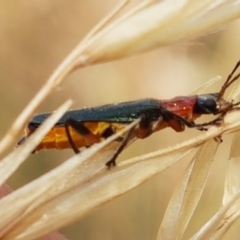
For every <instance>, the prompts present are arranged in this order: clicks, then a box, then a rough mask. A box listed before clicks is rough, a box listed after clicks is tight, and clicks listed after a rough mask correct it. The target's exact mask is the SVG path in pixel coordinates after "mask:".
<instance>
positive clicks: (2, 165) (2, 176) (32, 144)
mask: <svg viewBox="0 0 240 240" xmlns="http://www.w3.org/2000/svg"><path fill="white" fill-rule="evenodd" d="M71 105H72V101H71V100H68V101H66V102H65V103H64V104H63V105H62V106H61V107H59V108H58V109H57V110H56V111H55V112H54V113H53V114H52V116H51V117H49V119H47V120H46V122H45V123H44V124H43V125H42V126H41V127H39V129H38V130H37V131H36V132H35V133H34V134H32V136H31V137H29V141H27V142H26V143H25V144H23V146H21V147H18V148H17V149H15V150H14V151H12V152H11V153H10V154H9V155H8V156H6V157H5V158H3V159H2V160H1V162H0V185H2V184H3V183H4V182H5V181H6V180H7V179H8V178H9V177H10V176H11V175H12V174H13V173H14V172H15V171H16V169H17V168H18V167H19V166H20V164H21V163H22V162H23V161H24V160H25V159H26V158H27V157H28V156H29V154H31V152H32V151H33V150H34V149H35V148H36V146H37V145H38V143H39V142H40V141H41V140H42V138H43V137H44V136H45V135H46V134H47V132H49V130H50V129H51V128H52V126H53V125H54V124H55V123H56V122H57V121H58V119H59V118H60V117H61V116H62V115H63V114H64V113H65V112H66V111H67V110H68V109H69V107H70V106H71Z"/></svg>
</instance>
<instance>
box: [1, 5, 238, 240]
mask: <svg viewBox="0 0 240 240" xmlns="http://www.w3.org/2000/svg"><path fill="white" fill-rule="evenodd" d="M117 3H118V1H113V0H104V1H102V2H101V4H97V5H96V1H94V0H88V1H73V0H70V1H66V0H58V1H47V0H42V1H7V0H2V1H1V8H0V32H1V34H0V43H1V44H0V96H1V101H0V111H1V118H0V121H1V128H0V136H1V137H2V136H3V135H4V134H5V133H6V131H7V129H8V128H9V127H10V125H11V124H12V122H13V121H14V119H15V118H16V117H17V116H18V115H19V113H20V112H21V111H22V110H23V108H24V107H25V106H26V105H27V104H28V102H29V101H30V100H31V99H32V97H33V96H34V95H35V94H36V92H37V91H38V90H39V89H40V87H41V86H42V85H43V83H44V82H45V81H46V80H47V78H48V77H49V76H50V75H51V73H52V72H53V71H54V69H55V68H56V67H57V66H58V65H59V64H60V63H61V61H62V60H63V59H64V58H65V57H66V56H67V55H68V54H69V52H70V51H71V50H72V49H73V48H74V47H75V46H76V45H77V44H78V43H79V41H80V40H81V39H82V38H83V37H84V36H85V35H86V34H87V33H88V32H89V31H90V30H91V28H92V27H94V25H95V24H96V23H97V22H98V21H99V20H101V19H102V18H103V17H104V16H105V15H106V14H107V13H108V12H109V11H110V10H111V9H112V8H113V7H114V6H115V5H116V4H117ZM239 26H240V22H239V21H235V22H233V23H231V24H229V25H226V26H223V27H222V29H221V30H219V31H216V32H214V33H211V34H208V35H207V36H204V37H201V38H199V39H195V40H192V41H191V42H187V43H186V42H185V43H181V44H180V43H179V44H177V45H174V46H171V47H164V48H160V49H158V50H154V51H152V52H148V53H145V54H142V55H138V56H133V57H130V58H128V59H124V60H119V61H115V62H111V63H105V64H101V65H96V66H91V67H87V68H85V69H81V70H78V71H76V72H74V73H73V74H72V75H71V76H69V77H68V78H67V79H66V81H65V82H64V83H63V84H62V85H61V86H60V87H59V88H57V89H56V91H55V92H53V94H52V95H51V96H50V97H48V98H47V99H46V101H45V102H44V104H42V105H41V107H40V108H39V109H38V112H39V113H42V112H49V111H50V112H52V111H53V110H54V109H56V108H57V107H58V106H59V105H60V104H61V103H63V102H64V101H65V100H66V99H68V98H72V99H73V100H74V106H73V108H82V107H88V106H96V105H102V104H106V103H115V102H122V101H129V100H135V99H142V98H148V97H152V98H159V99H167V98H172V97H174V96H179V95H188V94H189V93H191V91H193V90H194V89H195V88H196V87H198V86H199V85H200V84H202V83H204V82H206V81H207V80H209V79H211V78H213V77H215V76H216V75H221V76H222V77H223V80H224V79H225V78H226V76H227V74H228V73H229V72H230V71H231V70H232V68H233V66H234V64H235V63H236V62H237V60H239V58H240V50H239V41H240V34H239V33H240V27H239ZM221 84H222V83H218V84H216V85H214V87H212V88H211V89H209V91H211V92H215V91H218V90H219V88H220V86H221ZM197 134H199V132H197V131H196V130H186V131H185V132H183V133H176V132H174V131H173V130H171V129H166V130H163V131H161V132H159V133H156V134H154V135H153V136H152V137H150V138H148V139H146V140H139V141H137V142H135V143H134V144H133V145H132V146H131V147H130V148H128V149H127V150H126V151H124V153H123V154H122V156H121V159H126V158H129V157H133V156H137V155H141V154H143V153H148V152H151V151H154V150H158V149H160V148H164V147H167V146H170V145H174V144H176V143H179V142H181V141H183V140H186V139H188V138H190V137H192V136H196V135H197ZM17 140H18V139H16V142H17ZM223 140H224V142H223V143H222V144H221V147H220V149H219V151H218V154H217V156H216V158H215V162H214V164H213V167H212V171H211V174H210V176H209V180H208V183H207V186H206V189H205V191H204V194H203V196H202V199H201V202H200V204H199V206H198V208H197V210H196V213H195V215H194V216H193V220H192V221H191V224H190V227H189V228H188V231H187V233H186V239H188V238H189V237H190V236H191V235H192V234H194V233H195V232H196V231H197V230H198V229H199V228H200V227H201V226H202V224H204V222H206V221H207V220H208V219H209V218H210V217H211V216H212V215H213V214H214V213H215V212H216V211H217V210H218V208H219V207H220V205H221V197H222V193H223V183H224V178H225V170H226V167H227V156H228V151H229V144H230V143H229V142H230V140H231V136H224V138H223ZM13 147H14V146H13ZM72 155H73V152H72V150H65V151H57V150H49V151H42V152H39V153H38V154H34V155H32V156H30V157H29V159H28V160H27V161H26V162H25V163H24V164H23V165H22V166H21V167H20V169H19V171H17V173H16V174H15V175H14V176H13V177H12V178H11V179H10V180H9V182H8V183H9V184H10V186H11V187H12V188H13V189H17V188H19V187H20V186H22V185H24V184H26V183H28V182H29V181H31V180H33V179H35V178H37V177H39V176H41V175H42V174H44V173H46V172H47V171H49V170H51V169H52V168H54V167H55V166H57V165H59V164H60V163H61V162H62V161H64V160H65V159H66V158H67V157H69V156H72ZM189 159H190V157H189V158H185V159H183V160H182V161H181V162H180V163H178V164H175V165H174V166H172V167H171V168H169V169H167V170H166V171H164V172H163V173H161V174H160V175H157V176H155V177H154V178H152V179H150V180H149V181H148V182H146V183H144V184H142V185H141V186H139V187H138V188H136V189H134V190H133V191H131V192H129V193H127V194H125V195H124V196H121V197H119V198H117V199H115V200H113V201H111V202H110V203H107V204H105V205H103V206H101V207H100V208H98V209H97V210H95V211H94V212H92V213H91V214H89V215H88V216H86V217H85V218H84V219H81V220H79V221H78V222H76V223H74V224H72V225H71V226H68V227H66V228H64V229H62V230H61V232H62V233H63V234H64V235H66V237H68V238H69V239H85V240H96V239H105V240H110V239H115V240H122V239H138V240H145V239H155V238H156V235H157V231H158V228H159V225H160V223H161V219H162V216H163V214H164V211H165V209H166V206H167V204H168V201H169V199H170V197H171V195H172V192H173V190H174V187H175V186H176V184H177V183H178V181H179V180H180V179H181V176H182V174H183V171H184V169H185V167H186V166H187V164H188V162H189ZM166 183H167V187H166ZM239 227H240V224H238V226H237V224H235V225H234V226H233V227H232V228H231V229H230V231H229V232H228V234H227V235H226V239H239V231H238V230H237V229H239Z"/></svg>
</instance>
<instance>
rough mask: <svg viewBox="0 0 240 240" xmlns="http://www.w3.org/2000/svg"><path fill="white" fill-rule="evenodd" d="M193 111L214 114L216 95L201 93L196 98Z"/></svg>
mask: <svg viewBox="0 0 240 240" xmlns="http://www.w3.org/2000/svg"><path fill="white" fill-rule="evenodd" d="M194 111H195V113H198V114H214V113H216V111H217V103H216V96H214V95H202V96H199V97H198V99H197V103H196V105H195V107H194Z"/></svg>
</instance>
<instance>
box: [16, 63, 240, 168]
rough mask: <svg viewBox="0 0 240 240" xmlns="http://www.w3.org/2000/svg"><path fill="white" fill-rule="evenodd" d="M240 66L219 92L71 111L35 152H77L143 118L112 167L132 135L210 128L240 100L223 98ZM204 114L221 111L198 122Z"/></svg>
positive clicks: (36, 120)
mask: <svg viewBox="0 0 240 240" xmlns="http://www.w3.org/2000/svg"><path fill="white" fill-rule="evenodd" d="M239 66H240V61H238V62H237V64H236V65H235V67H234V68H233V70H232V72H231V73H230V74H229V76H228V77H227V79H226V81H225V83H224V85H223V86H222V88H221V90H220V91H219V92H217V93H209V94H201V95H193V96H179V97H175V98H173V99H168V100H158V99H153V98H148V99H142V100H136V101H129V102H122V103H117V104H107V105H102V106H96V107H91V108H83V109H77V110H71V111H68V112H66V113H65V114H64V115H63V116H62V118H60V119H59V121H58V122H57V123H56V124H55V126H54V127H53V128H52V129H51V130H50V131H49V133H48V134H47V135H46V136H45V137H44V138H43V139H42V141H41V142H40V143H39V145H38V146H37V147H36V149H35V151H34V152H36V151H39V150H41V149H50V148H55V149H66V148H72V149H73V151H74V152H75V153H79V152H80V151H79V148H82V147H90V146H92V145H93V144H95V143H98V142H100V141H102V140H104V139H106V138H108V137H109V136H111V135H113V134H114V133H116V132H118V131H120V130H121V129H123V128H124V127H125V126H126V125H127V124H129V123H131V122H133V121H135V120H137V119H140V122H139V124H138V126H136V127H135V128H134V129H133V130H132V131H130V132H129V134H127V137H125V138H123V139H120V140H121V141H122V145H121V146H120V148H119V150H118V151H117V152H116V154H115V155H114V156H113V157H112V159H111V160H109V161H108V162H107V163H106V165H107V166H108V167H109V168H110V167H111V166H114V165H115V164H116V163H115V160H116V158H117V156H118V154H119V153H120V152H121V151H122V150H123V148H124V147H125V146H126V145H127V143H128V141H129V140H130V139H133V138H140V139H144V138H146V137H148V136H150V135H151V134H152V133H154V132H156V131H159V130H161V129H163V128H166V127H171V128H173V129H174V130H175V131H176V132H182V131H184V129H185V126H187V127H189V128H196V129H198V130H202V131H203V130H207V128H206V127H207V126H210V125H217V124H220V123H221V120H222V118H223V116H224V115H225V114H226V113H227V112H228V111H231V110H232V109H234V107H235V106H237V105H238V104H239V103H234V104H233V103H232V102H229V101H227V100H225V99H224V98H223V95H224V93H225V91H226V89H227V88H228V87H229V86H230V85H231V84H232V83H233V82H235V81H236V80H237V79H238V78H239V76H240V73H239V74H237V75H235V76H234V73H235V72H236V70H237V69H238V68H239ZM50 114H51V113H44V114H39V115H36V116H34V117H33V118H32V120H31V121H30V122H29V123H28V125H27V127H26V129H25V135H24V136H23V138H22V139H21V140H20V141H19V142H18V143H17V145H21V144H22V143H23V142H24V141H25V140H26V139H27V138H28V137H29V136H30V135H31V134H32V133H33V132H34V131H35V130H36V129H37V128H38V127H39V126H40V125H41V124H42V123H43V122H44V121H45V120H46V119H47V118H48V117H49V116H50ZM203 114H213V115H217V114H219V116H218V117H217V118H215V119H214V120H213V121H210V122H206V123H202V124H196V123H195V122H194V121H195V119H197V118H198V117H200V116H201V115H203ZM118 140H119V139H118Z"/></svg>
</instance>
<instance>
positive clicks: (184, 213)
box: [157, 140, 218, 239]
mask: <svg viewBox="0 0 240 240" xmlns="http://www.w3.org/2000/svg"><path fill="white" fill-rule="evenodd" d="M217 146H218V144H217V143H216V142H215V141H214V140H211V141H210V142H206V143H205V144H204V145H203V146H202V147H201V148H200V149H199V150H198V152H197V154H196V156H195V157H194V161H192V162H191V163H190V165H189V167H188V168H187V170H186V172H185V174H184V178H183V180H182V181H181V182H180V184H179V185H178V187H177V189H176V190H175V192H174V194H173V196H172V199H171V200H170V202H169V205H168V208H167V210H166V213H165V215H164V219H163V221H162V224H161V227H160V229H159V232H158V238H157V239H182V236H183V234H184V232H185V230H186V228H187V226H188V223H189V221H190V219H191V217H192V214H193V212H194V211H195V208H196V206H197V204H198V202H199V200H200V197H201V195H202V192H203V189H204V186H205V183H206V179H207V176H208V173H209V170H210V166H211V163H212V160H213V158H214V155H215V153H216V150H217Z"/></svg>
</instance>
